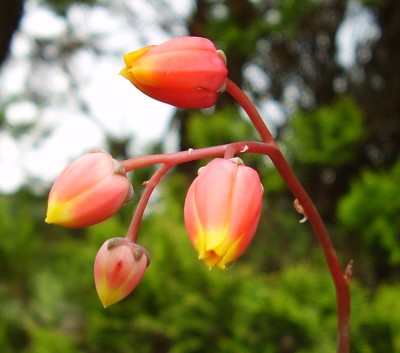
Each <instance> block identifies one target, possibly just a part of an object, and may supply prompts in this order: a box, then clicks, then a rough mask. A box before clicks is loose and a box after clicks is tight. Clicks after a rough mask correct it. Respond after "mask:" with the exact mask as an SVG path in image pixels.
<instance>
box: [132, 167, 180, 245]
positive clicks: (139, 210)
mask: <svg viewBox="0 0 400 353" xmlns="http://www.w3.org/2000/svg"><path fill="white" fill-rule="evenodd" d="M171 167H172V165H171V164H163V165H161V167H159V168H158V169H157V171H156V172H155V173H154V174H153V176H152V177H151V178H150V180H148V181H146V182H145V185H146V188H145V189H144V191H143V194H142V196H141V197H140V200H139V203H138V205H137V207H136V210H135V213H134V215H133V217H132V221H131V224H130V225H129V228H128V231H127V233H126V236H125V237H126V239H128V240H129V241H131V242H133V243H136V242H137V236H138V233H139V228H140V223H141V222H142V218H143V214H144V211H145V209H146V206H147V204H148V202H149V199H150V196H151V194H152V192H153V190H154V188H155V187H156V186H157V184H158V183H159V182H160V180H161V179H162V177H163V176H164V175H165V174H166V173H167V172H168V170H169V169H170V168H171Z"/></svg>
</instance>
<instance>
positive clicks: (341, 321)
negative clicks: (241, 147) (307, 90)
mask: <svg viewBox="0 0 400 353" xmlns="http://www.w3.org/2000/svg"><path fill="white" fill-rule="evenodd" d="M226 90H227V92H228V93H229V94H230V95H231V96H232V97H233V98H234V99H235V100H236V101H237V102H238V103H239V104H240V106H241V107H242V108H243V109H244V110H245V111H246V113H247V114H248V116H249V118H250V120H251V121H252V123H253V124H254V126H255V128H256V129H257V131H258V132H259V133H260V135H261V138H262V140H263V141H264V142H268V143H270V144H273V145H274V146H275V147H274V149H273V151H272V153H271V152H270V153H268V156H269V157H270V158H271V160H272V162H273V163H274V165H275V167H276V168H277V170H278V171H279V173H280V175H281V177H282V178H283V180H284V181H285V182H286V184H287V186H288V187H289V189H290V190H291V192H292V193H293V195H294V196H295V198H297V200H298V201H299V203H300V205H301V206H302V207H303V209H304V213H305V215H306V217H307V219H308V220H309V222H310V224H311V227H312V228H313V230H314V233H315V235H316V237H317V239H318V241H319V243H320V245H321V248H322V250H323V252H324V255H325V260H326V262H327V265H328V267H329V270H330V273H331V276H332V280H333V282H334V285H335V289H336V300H337V314H338V341H337V353H349V350H350V289H349V278H350V275H351V271H350V270H346V271H345V273H343V271H342V268H341V266H340V263H339V260H338V258H337V255H336V251H335V248H334V246H333V244H332V241H331V239H330V237H329V233H328V231H327V230H326V227H325V225H324V223H323V221H322V219H321V217H320V215H319V213H318V211H317V209H316V207H315V205H314V204H313V202H312V200H311V199H310V197H309V196H308V194H307V192H306V191H305V190H304V188H303V186H302V185H301V183H300V182H299V180H298V179H297V177H296V176H295V174H294V173H293V171H292V169H291V168H290V166H289V164H288V163H287V161H286V159H285V157H284V156H283V154H282V152H281V151H280V150H279V148H278V146H277V145H276V143H275V142H274V139H273V137H272V135H271V133H270V131H269V130H268V128H267V126H266V125H265V123H264V121H263V119H262V117H261V115H260V114H259V113H258V111H257V109H256V108H255V106H254V105H253V103H252V102H251V101H250V100H249V98H248V97H247V96H246V95H245V94H244V93H243V91H242V90H241V89H240V88H239V87H238V86H237V85H236V84H235V83H234V82H232V81H231V80H229V79H228V81H227V87H226Z"/></svg>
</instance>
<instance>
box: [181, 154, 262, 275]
mask: <svg viewBox="0 0 400 353" xmlns="http://www.w3.org/2000/svg"><path fill="white" fill-rule="evenodd" d="M262 195H263V187H262V185H261V183H260V178H259V176H258V174H257V172H256V171H255V170H254V169H252V168H250V167H246V166H245V165H243V162H241V160H240V159H239V158H233V159H232V160H226V159H221V158H217V159H214V160H212V161H211V162H210V163H209V164H207V166H205V167H203V168H201V169H200V170H199V175H198V177H197V178H196V179H195V180H194V181H193V183H192V185H191V186H190V188H189V190H188V193H187V196H186V201H185V209H184V217H185V225H186V229H187V231H188V233H189V237H190V240H191V242H192V244H193V245H194V247H195V249H196V250H197V252H198V254H199V259H201V260H203V261H204V262H205V264H206V265H207V266H208V267H209V268H212V267H214V266H216V267H219V268H225V266H226V265H227V264H228V263H230V262H232V261H234V260H235V259H237V258H238V257H239V256H240V255H242V253H243V252H244V251H245V250H246V248H247V247H248V245H249V243H250V242H251V240H252V239H253V236H254V233H255V231H256V229H257V225H258V221H259V219H260V214H261V208H262Z"/></svg>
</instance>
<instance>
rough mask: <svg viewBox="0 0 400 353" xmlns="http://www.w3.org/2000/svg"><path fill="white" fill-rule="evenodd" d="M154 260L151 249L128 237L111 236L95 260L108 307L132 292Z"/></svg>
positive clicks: (98, 284)
mask: <svg viewBox="0 0 400 353" xmlns="http://www.w3.org/2000/svg"><path fill="white" fill-rule="evenodd" d="M149 263H150V255H149V253H148V251H147V250H146V249H145V248H143V247H141V246H139V245H137V244H135V243H132V242H130V241H129V240H127V239H126V238H112V239H109V240H107V241H106V242H105V243H104V244H103V245H102V246H101V248H100V250H99V251H98V253H97V256H96V259H95V262H94V281H95V285H96V290H97V294H98V295H99V298H100V301H101V303H102V304H103V306H104V307H105V308H106V307H107V306H110V305H112V304H115V303H117V302H119V301H121V300H122V299H124V298H125V297H126V296H128V295H129V294H130V293H131V292H132V291H133V290H134V289H135V288H136V287H137V285H138V284H139V282H140V280H141V279H142V277H143V275H144V272H145V271H146V268H147V266H148V265H149Z"/></svg>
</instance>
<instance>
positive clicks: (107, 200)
mask: <svg viewBox="0 0 400 353" xmlns="http://www.w3.org/2000/svg"><path fill="white" fill-rule="evenodd" d="M132 195H133V190H132V185H131V183H130V181H129V179H128V178H127V176H126V172H125V169H124V168H123V167H122V165H121V164H120V163H119V162H117V161H116V160H114V159H113V158H112V156H111V155H110V154H108V153H106V152H91V153H87V154H85V155H83V156H81V157H80V158H78V159H77V160H75V161H74V162H72V163H71V164H70V165H69V166H68V167H67V168H66V169H65V170H64V171H63V172H62V173H61V174H60V176H59V177H58V178H57V179H56V181H55V182H54V184H53V187H52V188H51V190H50V194H49V200H48V208H47V216H46V220H45V221H46V222H47V223H53V224H56V225H60V226H64V227H70V228H79V227H87V226H90V225H93V224H96V223H99V222H102V221H104V220H105V219H107V218H109V217H110V216H112V215H113V214H114V213H115V212H117V211H118V210H119V209H120V208H121V207H122V206H123V205H124V204H125V203H126V202H127V201H129V200H130V198H131V197H132Z"/></svg>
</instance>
